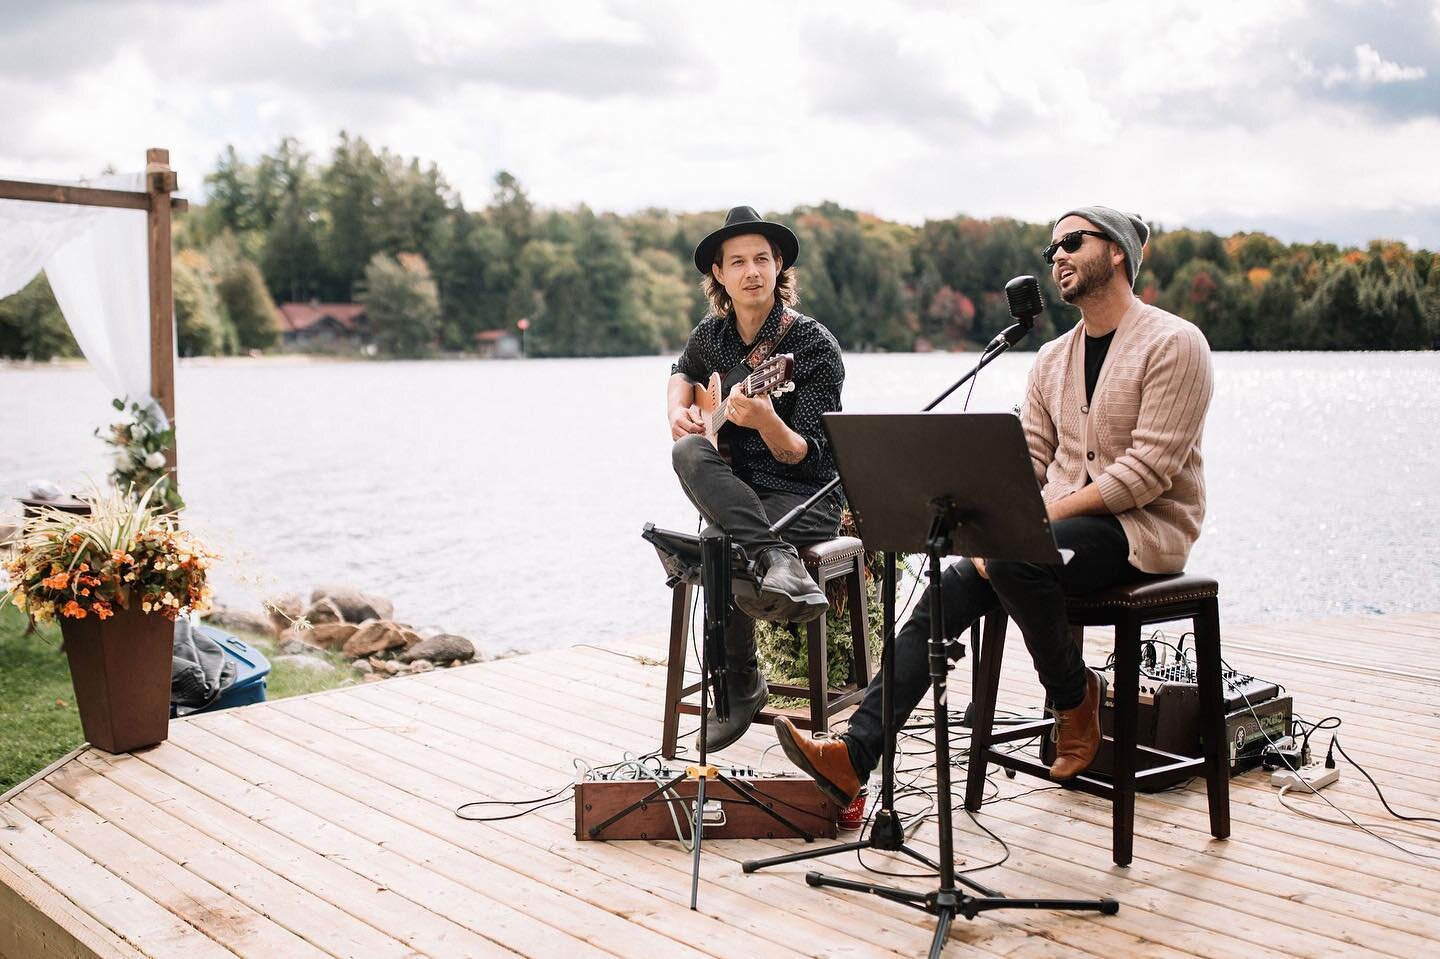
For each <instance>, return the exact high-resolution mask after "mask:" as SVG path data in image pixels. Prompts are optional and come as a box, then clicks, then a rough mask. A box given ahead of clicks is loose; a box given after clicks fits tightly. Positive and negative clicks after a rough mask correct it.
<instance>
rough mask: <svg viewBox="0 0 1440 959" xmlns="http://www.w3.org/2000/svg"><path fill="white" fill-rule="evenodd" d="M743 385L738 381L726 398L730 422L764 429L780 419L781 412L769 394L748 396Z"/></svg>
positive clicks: (749, 427) (753, 428)
mask: <svg viewBox="0 0 1440 959" xmlns="http://www.w3.org/2000/svg"><path fill="white" fill-rule="evenodd" d="M742 387H743V384H738V383H737V384H736V385H735V387H734V388H733V389H731V390H730V395H729V396H728V397H726V399H725V404H726V406H728V407H729V410H730V414H729V419H730V422H732V423H734V424H735V425H736V426H743V427H745V428H746V429H752V430H764V428H765V427H766V426H769V425H770V424H771V423H773V422H777V421H779V419H780V414H778V413H776V412H775V404H774V403H772V402H770V397H769V395H768V394H764V395H761V396H746V395H745V391H744V389H743V388H742Z"/></svg>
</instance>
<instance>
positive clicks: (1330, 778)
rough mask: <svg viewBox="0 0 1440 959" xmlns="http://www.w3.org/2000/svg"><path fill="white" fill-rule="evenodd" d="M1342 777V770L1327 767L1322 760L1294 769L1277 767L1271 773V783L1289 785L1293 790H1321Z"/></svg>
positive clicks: (1277, 785)
mask: <svg viewBox="0 0 1440 959" xmlns="http://www.w3.org/2000/svg"><path fill="white" fill-rule="evenodd" d="M1339 778H1340V770H1338V769H1335V768H1333V767H1332V768H1330V769H1326V768H1325V764H1324V763H1323V762H1320V761H1318V760H1317V761H1315V762H1312V763H1306V764H1305V765H1303V766H1298V767H1296V768H1295V769H1294V770H1289V769H1277V770H1275V771H1274V772H1272V773H1271V774H1270V785H1272V786H1276V787H1281V786H1289V787H1290V791H1291V792H1319V791H1320V790H1321V789H1324V788H1325V787H1326V786H1328V785H1330V784H1331V783H1333V782H1335V781H1336V780H1337V779H1339Z"/></svg>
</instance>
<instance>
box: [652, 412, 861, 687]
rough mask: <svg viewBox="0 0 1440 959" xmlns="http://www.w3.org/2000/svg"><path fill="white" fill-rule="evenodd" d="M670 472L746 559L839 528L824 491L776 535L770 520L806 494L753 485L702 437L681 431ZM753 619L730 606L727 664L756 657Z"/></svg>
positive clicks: (819, 538)
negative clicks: (677, 477) (819, 498)
mask: <svg viewBox="0 0 1440 959" xmlns="http://www.w3.org/2000/svg"><path fill="white" fill-rule="evenodd" d="M671 459H672V461H673V462H674V465H675V474H676V475H677V476H679V477H680V486H681V488H683V489H684V490H685V495H686V496H688V497H690V502H692V503H694V504H695V508H696V509H698V510H699V511H700V515H702V516H704V517H705V519H706V520H707V521H709V522H710V523H712V524H714V525H716V526H718V527H720V528H721V529H723V530H725V531H726V532H727V533H729V534H730V538H731V539H732V540H733V541H734V542H735V543H737V544H738V545H739V546H740V548H741V549H743V550H744V551H745V555H746V556H748V557H750V559H751V560H754V559H756V558H757V557H758V556H759V555H760V554H761V553H762V552H764V551H765V550H767V549H775V548H785V547H786V546H787V545H788V546H809V545H811V544H813V543H823V542H824V541H825V540H827V539H834V538H835V534H836V533H837V532H839V530H840V506H839V504H838V503H837V502H836V497H834V496H828V497H826V498H825V499H823V500H821V501H820V502H819V503H816V504H815V506H814V507H812V508H811V509H810V510H809V511H808V512H806V513H804V514H802V515H801V516H799V517H797V518H796V520H795V522H793V523H791V524H790V525H789V526H788V527H786V528H785V530H783V531H782V532H781V534H780V535H779V536H775V535H773V534H772V533H771V532H770V524H771V523H773V522H775V520H777V519H779V518H780V517H782V516H784V515H785V514H786V513H788V512H790V511H791V510H792V509H794V508H795V507H797V506H799V505H800V504H801V503H803V502H805V501H806V500H807V499H809V498H810V497H809V496H808V495H805V494H802V493H786V492H782V491H780V490H772V489H763V488H762V489H753V488H752V487H751V486H750V485H749V484H747V483H746V482H745V481H744V480H742V479H740V477H738V476H736V475H735V471H734V470H732V469H731V468H730V464H729V463H727V462H725V458H724V457H722V456H721V455H720V453H719V452H718V451H717V450H716V449H715V447H714V446H711V445H710V441H709V440H707V439H705V437H703V436H684V437H681V438H680V439H678V440H676V441H675V445H674V447H673V448H672V450H671ZM754 632H755V623H754V622H753V621H752V620H751V619H750V617H748V616H746V615H744V614H743V613H741V612H740V611H739V610H738V609H736V610H731V613H730V628H729V630H728V631H727V632H726V635H725V649H726V652H727V654H730V655H729V656H727V659H730V660H732V662H730V663H729V665H730V666H731V668H743V667H744V666H746V665H748V662H749V661H752V660H753V659H754V657H755V645H754Z"/></svg>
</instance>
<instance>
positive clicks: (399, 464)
mask: <svg viewBox="0 0 1440 959" xmlns="http://www.w3.org/2000/svg"><path fill="white" fill-rule="evenodd" d="M1032 357H1033V354H1012V355H1008V356H1004V357H1002V358H1001V359H1000V360H998V361H997V362H996V363H994V364H993V365H991V366H990V367H989V368H988V369H986V370H985V372H984V373H982V374H981V376H980V379H979V382H978V385H977V387H976V389H975V394H974V398H973V400H972V401H971V404H970V408H971V409H976V410H1008V409H1010V408H1011V406H1012V405H1013V404H1014V403H1015V402H1016V401H1017V400H1018V399H1019V397H1020V395H1021V390H1022V387H1023V384H1024V379H1025V374H1026V371H1027V370H1028V369H1029V366H1030V363H1031V360H1032ZM973 360H974V357H973V356H962V355H953V354H949V355H947V354H926V355H854V356H850V357H847V360H846V363H847V367H848V372H849V379H848V381H847V383H846V387H845V394H844V400H845V408H846V409H847V410H849V411H859V412H878V411H905V410H912V409H917V408H919V407H920V406H923V405H924V404H925V403H927V402H928V401H929V400H930V399H931V398H932V397H933V396H934V395H935V394H937V393H939V392H940V391H941V390H942V389H943V388H945V387H946V386H947V385H949V383H951V382H952V381H953V380H955V379H956V378H957V377H959V376H960V375H961V374H962V373H963V372H964V371H965V370H966V369H968V368H969V366H970V364H971V363H972V362H973ZM669 363H670V359H669V358H665V357H639V358H630V359H608V360H549V361H525V362H508V363H507V362H483V361H455V362H449V361H435V362H414V363H406V362H394V363H339V362H336V363H327V362H307V361H302V360H293V361H292V360H285V359H274V360H261V361H187V362H186V363H184V364H182V365H181V367H180V368H179V370H178V372H177V384H176V393H177V403H178V407H179V411H180V416H179V428H180V469H181V479H182V487H183V490H184V492H185V496H186V499H187V500H188V501H189V504H190V524H191V526H192V527H193V528H195V529H196V530H197V531H199V532H201V533H202V534H203V535H205V536H206V537H207V538H208V539H209V540H210V541H211V542H213V543H214V544H215V545H216V546H218V548H219V549H220V550H221V551H222V552H223V553H224V555H225V562H224V564H223V566H222V567H221V568H220V569H219V570H218V572H217V588H218V592H219V594H220V597H221V599H222V600H224V601H227V602H229V603H230V604H232V605H244V604H245V603H247V602H253V601H254V600H255V599H257V598H258V597H259V596H260V595H262V594H270V593H276V592H305V593H308V591H309V589H310V588H311V587H312V586H313V585H316V584H320V583H330V582H339V583H349V584H353V585H356V586H359V587H361V588H364V589H368V590H372V591H375V592H377V593H380V594H383V595H386V596H388V597H390V598H391V599H393V600H394V602H395V605H396V616H397V618H398V619H402V620H405V621H409V622H412V623H414V624H416V625H418V626H432V627H438V628H444V629H447V630H452V631H455V632H460V633H464V634H466V635H470V636H473V637H476V638H477V639H479V640H480V641H482V642H484V643H486V644H487V645H490V644H493V645H494V646H496V647H499V648H516V649H521V650H532V649H542V648H545V647H550V646H557V645H565V644H570V643H577V642H603V641H606V640H613V639H619V638H624V637H629V636H635V635H640V634H657V633H662V632H663V631H664V630H665V629H666V626H667V622H668V620H667V617H668V610H669V605H668V603H669V596H668V592H667V591H666V590H665V588H664V576H663V573H662V572H661V569H660V565H659V563H658V562H657V560H656V559H655V556H654V553H653V551H652V550H651V549H650V548H649V546H648V545H646V544H645V543H644V542H642V541H641V539H640V538H639V532H640V528H641V526H642V525H643V524H644V523H645V522H647V521H653V522H656V523H657V524H659V525H661V526H666V527H670V528H673V529H684V530H693V529H694V528H695V515H694V511H693V509H692V508H691V507H690V505H689V503H688V501H686V500H685V498H684V496H683V495H682V494H681V493H680V491H679V489H678V487H677V485H676V481H675V477H674V474H673V473H672V472H671V470H670V465H669V447H670V439H669V434H668V430H667V428H666V425H665V417H664V401H663V392H664V383H665V379H666V376H667V375H668V373H669ZM1215 373H1216V392H1215V400H1214V403H1213V405H1212V407H1211V412H1210V419H1209V424H1208V427H1207V430H1206V435H1205V456H1206V475H1207V482H1208V488H1209V516H1208V518H1207V519H1206V522H1205V530H1204V534H1203V536H1202V537H1201V539H1200V542H1199V543H1198V545H1197V546H1196V549H1195V552H1194V554H1193V556H1192V560H1191V563H1190V566H1191V568H1192V569H1194V570H1197V571H1205V572H1207V573H1210V574H1213V575H1215V576H1216V577H1217V578H1218V579H1219V580H1220V582H1221V607H1222V617H1223V619H1224V620H1225V621H1227V622H1247V623H1248V622H1260V621H1271V620H1290V619H1298V618H1307V617H1321V616H1337V615H1345V614H1355V613H1375V614H1381V613H1401V612H1413V611H1432V610H1440V355H1437V354H1433V353H1422V354H1220V355H1217V356H1216V357H1215ZM109 399H110V397H109V396H108V395H106V393H105V391H104V390H103V388H102V387H101V386H100V384H99V381H98V380H97V379H96V377H95V376H94V375H93V373H92V372H91V371H90V370H89V369H88V368H87V367H85V366H83V365H80V366H57V367H36V368H25V367H13V366H12V367H4V366H0V496H4V497H8V496H13V495H17V494H22V493H23V492H24V491H25V489H26V488H27V485H28V481H29V480H31V479H34V478H39V477H44V478H49V479H52V480H55V481H57V482H60V483H61V484H62V485H65V486H67V487H79V486H80V485H82V484H83V482H84V479H85V477H86V476H93V477H95V478H96V479H103V477H104V475H105V473H106V470H107V457H106V455H105V451H106V447H104V446H103V444H102V443H101V442H100V441H99V440H98V439H95V438H94V437H93V436H92V430H93V429H94V428H95V427H96V426H98V425H101V424H102V423H104V422H107V421H108V420H109V418H110V416H111V414H112V413H113V411H112V410H111V409H110V407H109ZM960 400H961V398H960V397H958V396H957V397H952V398H951V399H950V400H949V401H947V403H946V404H945V406H943V407H942V409H953V410H958V409H959V408H960ZM3 512H9V513H18V507H17V506H15V504H13V502H9V501H7V502H6V503H5V504H4V505H3V506H0V513H3ZM902 597H903V594H902Z"/></svg>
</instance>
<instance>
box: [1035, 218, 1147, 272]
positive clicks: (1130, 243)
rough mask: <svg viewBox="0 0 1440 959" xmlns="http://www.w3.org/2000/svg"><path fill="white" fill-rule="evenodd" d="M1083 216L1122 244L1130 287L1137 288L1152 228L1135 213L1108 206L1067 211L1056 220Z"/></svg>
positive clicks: (1057, 221)
mask: <svg viewBox="0 0 1440 959" xmlns="http://www.w3.org/2000/svg"><path fill="white" fill-rule="evenodd" d="M1071 214H1074V215H1075V216H1083V217H1084V218H1085V219H1087V220H1089V221H1090V222H1091V223H1093V224H1095V225H1096V226H1098V227H1099V228H1100V232H1101V233H1104V234H1105V235H1106V236H1108V237H1109V238H1110V239H1112V240H1114V241H1115V242H1116V243H1118V244H1120V249H1122V250H1124V251H1125V270H1126V272H1127V273H1128V274H1129V276H1130V286H1131V287H1132V288H1133V287H1134V286H1135V276H1136V275H1137V274H1138V273H1139V272H1140V256H1141V251H1142V250H1143V248H1144V246H1145V241H1146V240H1148V239H1149V238H1150V228H1149V227H1148V226H1146V225H1145V221H1144V220H1142V219H1140V217H1138V216H1136V215H1135V214H1133V213H1121V212H1120V211H1119V210H1112V209H1110V208H1109V207H1108V206H1082V207H1078V208H1077V209H1074V210H1066V211H1065V212H1064V213H1062V214H1060V215H1059V216H1058V217H1056V218H1055V222H1056V223H1059V222H1060V221H1061V220H1063V219H1065V218H1066V217H1067V216H1070V215H1071Z"/></svg>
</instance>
